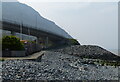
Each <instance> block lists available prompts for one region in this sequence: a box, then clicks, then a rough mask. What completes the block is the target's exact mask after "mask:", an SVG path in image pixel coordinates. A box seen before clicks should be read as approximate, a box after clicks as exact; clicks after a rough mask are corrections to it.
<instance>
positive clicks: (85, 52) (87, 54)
mask: <svg viewBox="0 0 120 82" xmlns="http://www.w3.org/2000/svg"><path fill="white" fill-rule="evenodd" d="M54 51H55V52H60V53H63V54H69V55H74V56H79V57H81V58H92V59H102V60H115V61H120V56H117V55H115V54H113V53H111V52H109V51H107V50H105V49H103V48H101V47H99V46H93V45H76V46H69V47H65V48H61V49H57V50H54Z"/></svg>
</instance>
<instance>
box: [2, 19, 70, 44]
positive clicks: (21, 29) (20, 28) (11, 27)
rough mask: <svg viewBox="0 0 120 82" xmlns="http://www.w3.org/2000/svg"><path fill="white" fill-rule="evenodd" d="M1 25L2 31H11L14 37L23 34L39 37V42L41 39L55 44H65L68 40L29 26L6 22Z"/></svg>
mask: <svg viewBox="0 0 120 82" xmlns="http://www.w3.org/2000/svg"><path fill="white" fill-rule="evenodd" d="M1 23H2V29H3V30H8V31H11V33H12V35H14V33H22V34H26V35H31V36H35V37H37V40H38V41H39V39H40V38H42V39H44V40H46V42H47V41H49V40H50V41H52V42H55V43H65V42H67V40H68V39H67V38H65V37H62V36H59V35H55V34H53V33H49V32H45V31H42V30H38V29H34V28H30V27H28V26H24V25H19V24H14V23H10V22H6V21H2V22H1Z"/></svg>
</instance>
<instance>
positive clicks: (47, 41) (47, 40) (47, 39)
mask: <svg viewBox="0 0 120 82" xmlns="http://www.w3.org/2000/svg"><path fill="white" fill-rule="evenodd" d="M48 43H49V38H48V37H46V43H45V45H46V48H48Z"/></svg>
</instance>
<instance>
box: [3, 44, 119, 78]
mask: <svg viewBox="0 0 120 82" xmlns="http://www.w3.org/2000/svg"><path fill="white" fill-rule="evenodd" d="M71 48H72V49H73V53H75V52H76V51H75V50H77V49H78V50H81V49H82V48H80V47H79V46H73V47H71ZM79 48H80V49H79ZM87 48H89V49H90V48H91V47H86V49H87ZM63 50H64V51H63ZM84 50H85V49H83V51H84ZM100 50H101V49H98V50H97V51H96V53H103V52H100ZM57 51H59V52H54V51H46V52H45V53H44V55H43V56H42V59H41V62H36V61H30V60H6V61H3V62H2V68H1V69H2V79H3V80H118V69H119V66H106V65H105V66H102V65H101V64H99V63H97V62H94V60H93V59H87V58H80V57H79V56H74V55H69V54H72V53H71V52H72V51H71V49H69V48H68V49H67V48H65V49H59V50H57ZM87 51H88V50H86V51H84V55H85V52H86V54H87V53H94V52H95V51H94V50H93V49H90V51H92V52H87ZM60 52H62V53H60ZM81 53H82V51H80V54H81ZM104 53H107V52H106V51H105V52H104ZM76 54H79V52H76ZM110 54H111V53H110ZM89 55H90V54H89ZM90 56H91V55H90ZM95 56H98V55H95Z"/></svg>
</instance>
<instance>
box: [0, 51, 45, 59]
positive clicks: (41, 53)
mask: <svg viewBox="0 0 120 82" xmlns="http://www.w3.org/2000/svg"><path fill="white" fill-rule="evenodd" d="M45 52H46V51H41V52H37V53H34V54H33V55H30V56H26V57H0V59H4V60H17V59H20V60H34V59H37V58H38V57H40V56H42V55H44V53H45Z"/></svg>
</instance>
